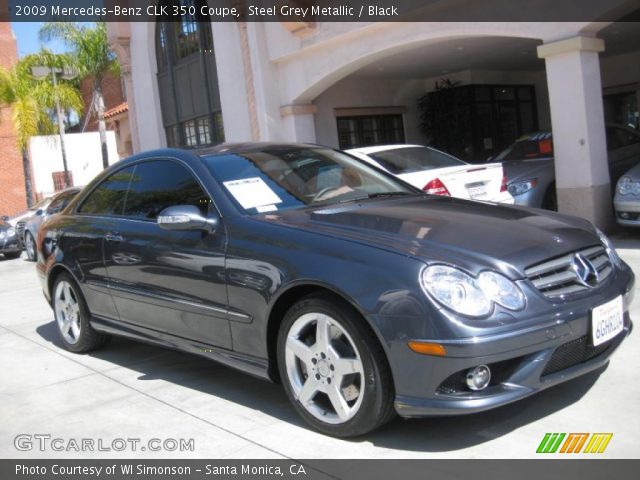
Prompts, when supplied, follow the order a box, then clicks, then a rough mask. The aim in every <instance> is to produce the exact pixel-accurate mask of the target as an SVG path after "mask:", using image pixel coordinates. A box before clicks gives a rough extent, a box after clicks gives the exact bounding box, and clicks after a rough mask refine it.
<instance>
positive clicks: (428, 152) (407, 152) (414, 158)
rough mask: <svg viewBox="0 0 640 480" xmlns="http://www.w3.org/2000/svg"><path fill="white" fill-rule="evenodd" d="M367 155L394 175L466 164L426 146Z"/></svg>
mask: <svg viewBox="0 0 640 480" xmlns="http://www.w3.org/2000/svg"><path fill="white" fill-rule="evenodd" d="M368 155H369V157H371V158H373V159H374V160H375V161H376V162H378V163H379V164H380V166H382V167H384V168H385V169H386V170H388V171H389V172H391V173H393V174H394V175H400V174H403V173H413V172H421V171H424V170H433V169H434V168H445V167H458V166H460V165H466V164H465V163H464V162H463V161H462V160H458V159H457V158H454V157H452V156H450V155H447V154H446V153H442V152H439V151H438V150H434V149H432V148H428V147H404V148H394V149H393V150H384V151H381V152H374V153H369V154H368Z"/></svg>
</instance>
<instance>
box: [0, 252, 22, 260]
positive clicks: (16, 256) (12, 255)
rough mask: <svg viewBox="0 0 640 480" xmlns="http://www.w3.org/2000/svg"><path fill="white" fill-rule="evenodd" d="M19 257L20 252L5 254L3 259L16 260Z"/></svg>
mask: <svg viewBox="0 0 640 480" xmlns="http://www.w3.org/2000/svg"><path fill="white" fill-rule="evenodd" d="M20 255H22V252H11V253H5V254H4V258H6V259H7V260H14V259H16V258H18V257H19V256H20Z"/></svg>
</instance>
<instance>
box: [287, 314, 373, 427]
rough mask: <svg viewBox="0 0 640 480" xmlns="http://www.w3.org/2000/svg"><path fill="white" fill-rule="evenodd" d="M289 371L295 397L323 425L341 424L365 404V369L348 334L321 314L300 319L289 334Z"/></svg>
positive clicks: (328, 317) (308, 315)
mask: <svg viewBox="0 0 640 480" xmlns="http://www.w3.org/2000/svg"><path fill="white" fill-rule="evenodd" d="M285 361H286V370H287V375H288V378H289V382H290V385H291V388H292V390H293V394H294V395H295V397H296V398H297V400H298V401H299V402H300V404H301V405H302V406H303V408H304V409H305V410H306V411H307V412H309V413H310V414H311V415H313V416H314V417H315V418H317V419H319V420H321V421H322V422H326V423H330V424H342V423H345V422H347V421H349V420H350V419H352V418H353V417H354V416H355V415H356V414H357V413H358V410H359V409H360V406H361V405H362V399H363V396H364V388H363V387H364V367H363V364H362V360H361V357H360V354H359V352H358V349H357V348H356V346H355V343H354V341H353V339H352V338H351V337H350V336H349V334H348V333H347V331H346V330H345V329H344V328H343V327H342V326H341V325H340V324H339V323H338V322H337V321H336V320H335V319H333V318H331V317H330V316H328V315H325V314H322V313H307V314H304V315H302V316H301V317H300V318H298V319H297V320H296V321H295V322H294V323H293V325H291V328H290V329H289V332H288V334H287V338H286V343H285Z"/></svg>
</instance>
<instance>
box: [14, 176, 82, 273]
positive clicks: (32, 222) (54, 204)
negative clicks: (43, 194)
mask: <svg viewBox="0 0 640 480" xmlns="http://www.w3.org/2000/svg"><path fill="white" fill-rule="evenodd" d="M80 190H81V187H71V188H67V189H65V190H62V191H61V192H58V193H56V194H55V195H53V196H52V197H51V198H50V199H48V200H47V201H46V202H44V205H46V207H44V208H38V209H37V210H36V211H35V212H33V215H31V216H30V217H29V218H28V219H27V220H26V222H25V224H24V228H23V238H24V249H25V251H26V252H27V259H28V260H29V261H31V262H35V261H36V260H37V258H38V253H37V249H36V238H38V230H39V229H40V225H42V222H44V221H45V220H46V219H47V218H49V217H51V216H52V215H55V214H57V213H59V212H61V211H62V210H63V209H64V208H65V207H66V206H67V205H68V204H69V202H70V201H71V200H73V197H75V196H76V195H77V194H78V192H80Z"/></svg>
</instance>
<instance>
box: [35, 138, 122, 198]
mask: <svg viewBox="0 0 640 480" xmlns="http://www.w3.org/2000/svg"><path fill="white" fill-rule="evenodd" d="M64 139H65V146H66V152H67V165H68V168H69V170H70V171H71V172H72V174H73V183H74V185H86V184H87V183H89V182H90V181H91V180H92V179H93V177H95V176H96V175H97V174H99V173H100V172H101V171H102V150H101V146H100V134H99V133H98V132H88V133H69V134H67V135H65V137H64ZM29 147H30V151H31V162H32V166H33V176H34V191H35V192H38V193H39V194H42V195H45V196H46V195H50V194H51V193H53V191H54V188H53V177H52V175H51V174H52V173H53V172H61V171H63V170H64V167H63V164H62V153H61V151H60V137H59V136H58V135H42V136H37V137H31V139H30V142H29ZM107 150H108V152H109V163H110V164H112V163H115V162H117V161H118V160H119V157H118V148H117V146H116V136H115V133H114V132H113V131H107Z"/></svg>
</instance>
